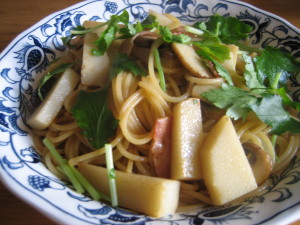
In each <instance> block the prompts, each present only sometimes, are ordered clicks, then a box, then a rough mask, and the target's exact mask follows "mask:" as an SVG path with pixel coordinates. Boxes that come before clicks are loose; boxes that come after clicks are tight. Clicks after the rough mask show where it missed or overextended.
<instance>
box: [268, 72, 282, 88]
mask: <svg viewBox="0 0 300 225" xmlns="http://www.w3.org/2000/svg"><path fill="white" fill-rule="evenodd" d="M281 73H282V72H281V71H280V72H277V73H276V75H275V80H274V82H273V83H272V84H271V88H273V89H277V86H278V83H279V79H280V76H281Z"/></svg>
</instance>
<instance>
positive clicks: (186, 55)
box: [172, 43, 213, 78]
mask: <svg viewBox="0 0 300 225" xmlns="http://www.w3.org/2000/svg"><path fill="white" fill-rule="evenodd" d="M172 49H173V50H174V52H175V54H176V55H177V57H178V58H179V60H180V61H181V63H182V64H183V65H184V66H185V68H186V69H188V70H189V71H190V72H191V73H192V74H193V75H194V76H196V77H203V78H212V77H213V75H212V73H211V71H210V70H209V69H208V68H207V66H206V65H205V64H204V62H203V61H202V59H201V58H200V57H199V56H198V55H197V53H196V52H195V49H194V48H193V47H192V46H190V45H186V44H180V43H172Z"/></svg>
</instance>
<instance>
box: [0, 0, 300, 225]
mask: <svg viewBox="0 0 300 225" xmlns="http://www.w3.org/2000/svg"><path fill="white" fill-rule="evenodd" d="M124 9H126V10H127V11H128V12H129V13H130V15H131V19H132V20H134V19H139V20H142V19H144V18H145V17H146V16H147V12H148V10H149V9H152V10H155V11H158V12H164V13H171V14H173V15H175V16H176V17H178V18H179V19H181V20H182V21H184V22H186V23H189V24H191V23H194V22H195V21H199V20H200V21H204V20H207V18H208V17H209V16H210V15H212V14H214V13H218V14H220V15H230V16H235V17H237V18H239V19H240V20H243V21H245V22H247V23H248V24H250V25H251V26H253V28H254V29H253V32H252V33H251V42H252V44H253V45H256V46H266V45H272V46H276V47H280V48H282V49H285V50H287V51H289V52H291V53H292V54H293V55H294V56H297V57H300V38H299V37H300V30H299V29H297V28H296V27H294V26H292V25H291V24H290V23H288V22H286V21H284V20H283V19H281V18H279V17H277V16H275V15H272V14H270V13H267V12H265V11H262V10H260V9H257V8H255V7H252V6H250V5H248V4H244V3H242V2H240V1H229V0H224V1H221V0H181V1H179V0H122V1H121V0H118V1H117V0H109V1H83V2H82V3H79V4H76V5H74V6H71V7H69V8H67V9H64V10H62V11H59V12H56V13H54V14H51V15H50V16H48V17H46V18H45V19H43V20H41V21H40V22H38V23H37V24H36V25H34V26H33V27H31V28H30V29H28V30H26V31H24V32H23V33H22V34H20V35H19V36H18V37H17V38H16V39H15V40H14V41H13V42H12V43H11V44H10V45H9V46H8V47H7V48H6V49H5V50H4V51H3V52H2V54H1V55H0V75H1V76H0V91H1V93H0V178H1V180H2V181H3V182H4V183H5V185H6V186H7V187H8V188H9V189H10V190H11V191H12V192H14V193H15V194H16V195H17V196H19V197H20V198H22V199H23V200H24V201H26V202H28V203H30V204H31V205H33V206H34V207H36V208H37V209H38V210H40V211H41V212H42V213H43V214H45V215H46V216H49V217H50V218H52V219H54V220H55V221H56V222H57V223H60V224H73V225H76V224H145V223H147V224H226V225H229V224H243V225H245V224H272V225H274V224H287V223H289V222H292V221H294V220H296V219H299V218H300V157H299V154H298V157H297V158H296V157H295V158H293V159H292V161H291V162H290V164H289V166H288V168H286V169H285V170H284V171H282V172H281V173H280V174H278V175H276V176H273V177H271V178H270V185H269V187H268V190H267V192H265V193H263V194H261V195H259V196H256V197H254V198H252V199H250V200H247V201H245V202H241V203H238V204H235V205H232V206H230V207H214V208H198V209H196V210H193V211H188V212H182V213H178V214H176V215H170V216H167V217H165V218H159V219H154V218H150V217H146V216H144V215H141V214H135V213H129V212H127V211H124V210H121V209H115V208H111V207H109V206H107V205H105V204H102V203H100V202H96V201H93V200H91V199H89V198H88V197H86V196H84V195H81V194H78V193H76V192H74V191H73V190H71V189H70V188H68V187H67V186H66V185H65V184H64V183H63V182H62V181H61V180H59V179H58V178H56V177H55V176H54V175H53V174H51V173H50V172H49V171H48V170H47V168H45V166H44V165H43V164H42V163H41V159H40V157H39V155H38V154H37V153H36V151H35V149H34V147H33V144H32V138H31V136H30V135H29V134H28V128H27V127H26V125H25V120H26V116H27V111H28V109H27V107H28V105H29V103H30V101H31V96H32V93H33V91H34V89H35V87H36V84H37V82H38V80H39V78H40V76H41V74H42V73H43V71H44V70H45V68H46V67H47V65H48V64H49V62H50V61H52V60H53V59H55V58H57V57H58V56H59V55H61V54H62V52H63V51H64V50H65V48H64V47H63V45H62V42H61V37H63V36H66V35H68V33H69V30H70V28H72V27H75V26H77V25H79V24H81V23H82V22H83V21H84V20H99V21H101V20H107V19H109V18H110V16H111V15H112V14H119V13H121V12H122V10H124ZM299 82H300V79H299V78H298V79H297V78H294V79H293V80H292V86H293V90H292V91H293V92H292V97H293V98H294V99H296V100H300V97H299V96H300V88H299V85H300V83H299ZM133 197H134V196H133ZM1 204H2V203H1Z"/></svg>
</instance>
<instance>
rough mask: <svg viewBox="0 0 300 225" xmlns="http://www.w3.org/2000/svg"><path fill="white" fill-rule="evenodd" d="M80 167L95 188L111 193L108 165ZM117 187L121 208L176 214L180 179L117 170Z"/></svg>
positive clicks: (83, 165) (160, 215)
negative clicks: (104, 166) (106, 166)
mask: <svg viewBox="0 0 300 225" xmlns="http://www.w3.org/2000/svg"><path fill="white" fill-rule="evenodd" d="M78 170H79V171H80V172H81V173H82V175H83V176H84V177H85V178H86V179H87V180H88V181H89V182H90V183H91V184H92V185H93V186H94V187H95V188H96V189H98V190H99V191H101V192H103V193H104V194H107V195H109V185H108V177H107V171H106V168H103V167H99V166H94V165H89V164H79V167H78ZM116 186H117V193H118V201H119V205H120V206H122V207H125V208H128V209H131V210H134V211H136V212H141V213H145V214H146V215H148V216H153V217H163V216H166V215H168V214H173V213H175V211H176V209H177V206H178V201H179V189H180V182H179V181H175V180H169V179H164V178H158V177H150V176H145V175H140V174H132V173H125V172H122V171H116Z"/></svg>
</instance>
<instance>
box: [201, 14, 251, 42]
mask: <svg viewBox="0 0 300 225" xmlns="http://www.w3.org/2000/svg"><path fill="white" fill-rule="evenodd" d="M198 24H199V25H201V23H198ZM203 27H205V28H206V31H207V32H208V33H209V35H213V36H215V37H217V38H219V39H220V40H221V42H223V43H224V44H234V43H236V42H237V41H239V40H241V39H244V38H246V37H248V34H249V33H250V32H251V31H252V27H251V26H249V25H248V24H246V23H244V22H242V21H240V20H239V19H237V18H235V17H224V16H220V15H218V14H215V15H213V16H211V17H210V19H209V21H208V22H206V23H205V26H203V24H202V25H201V26H198V28H199V29H203Z"/></svg>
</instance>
